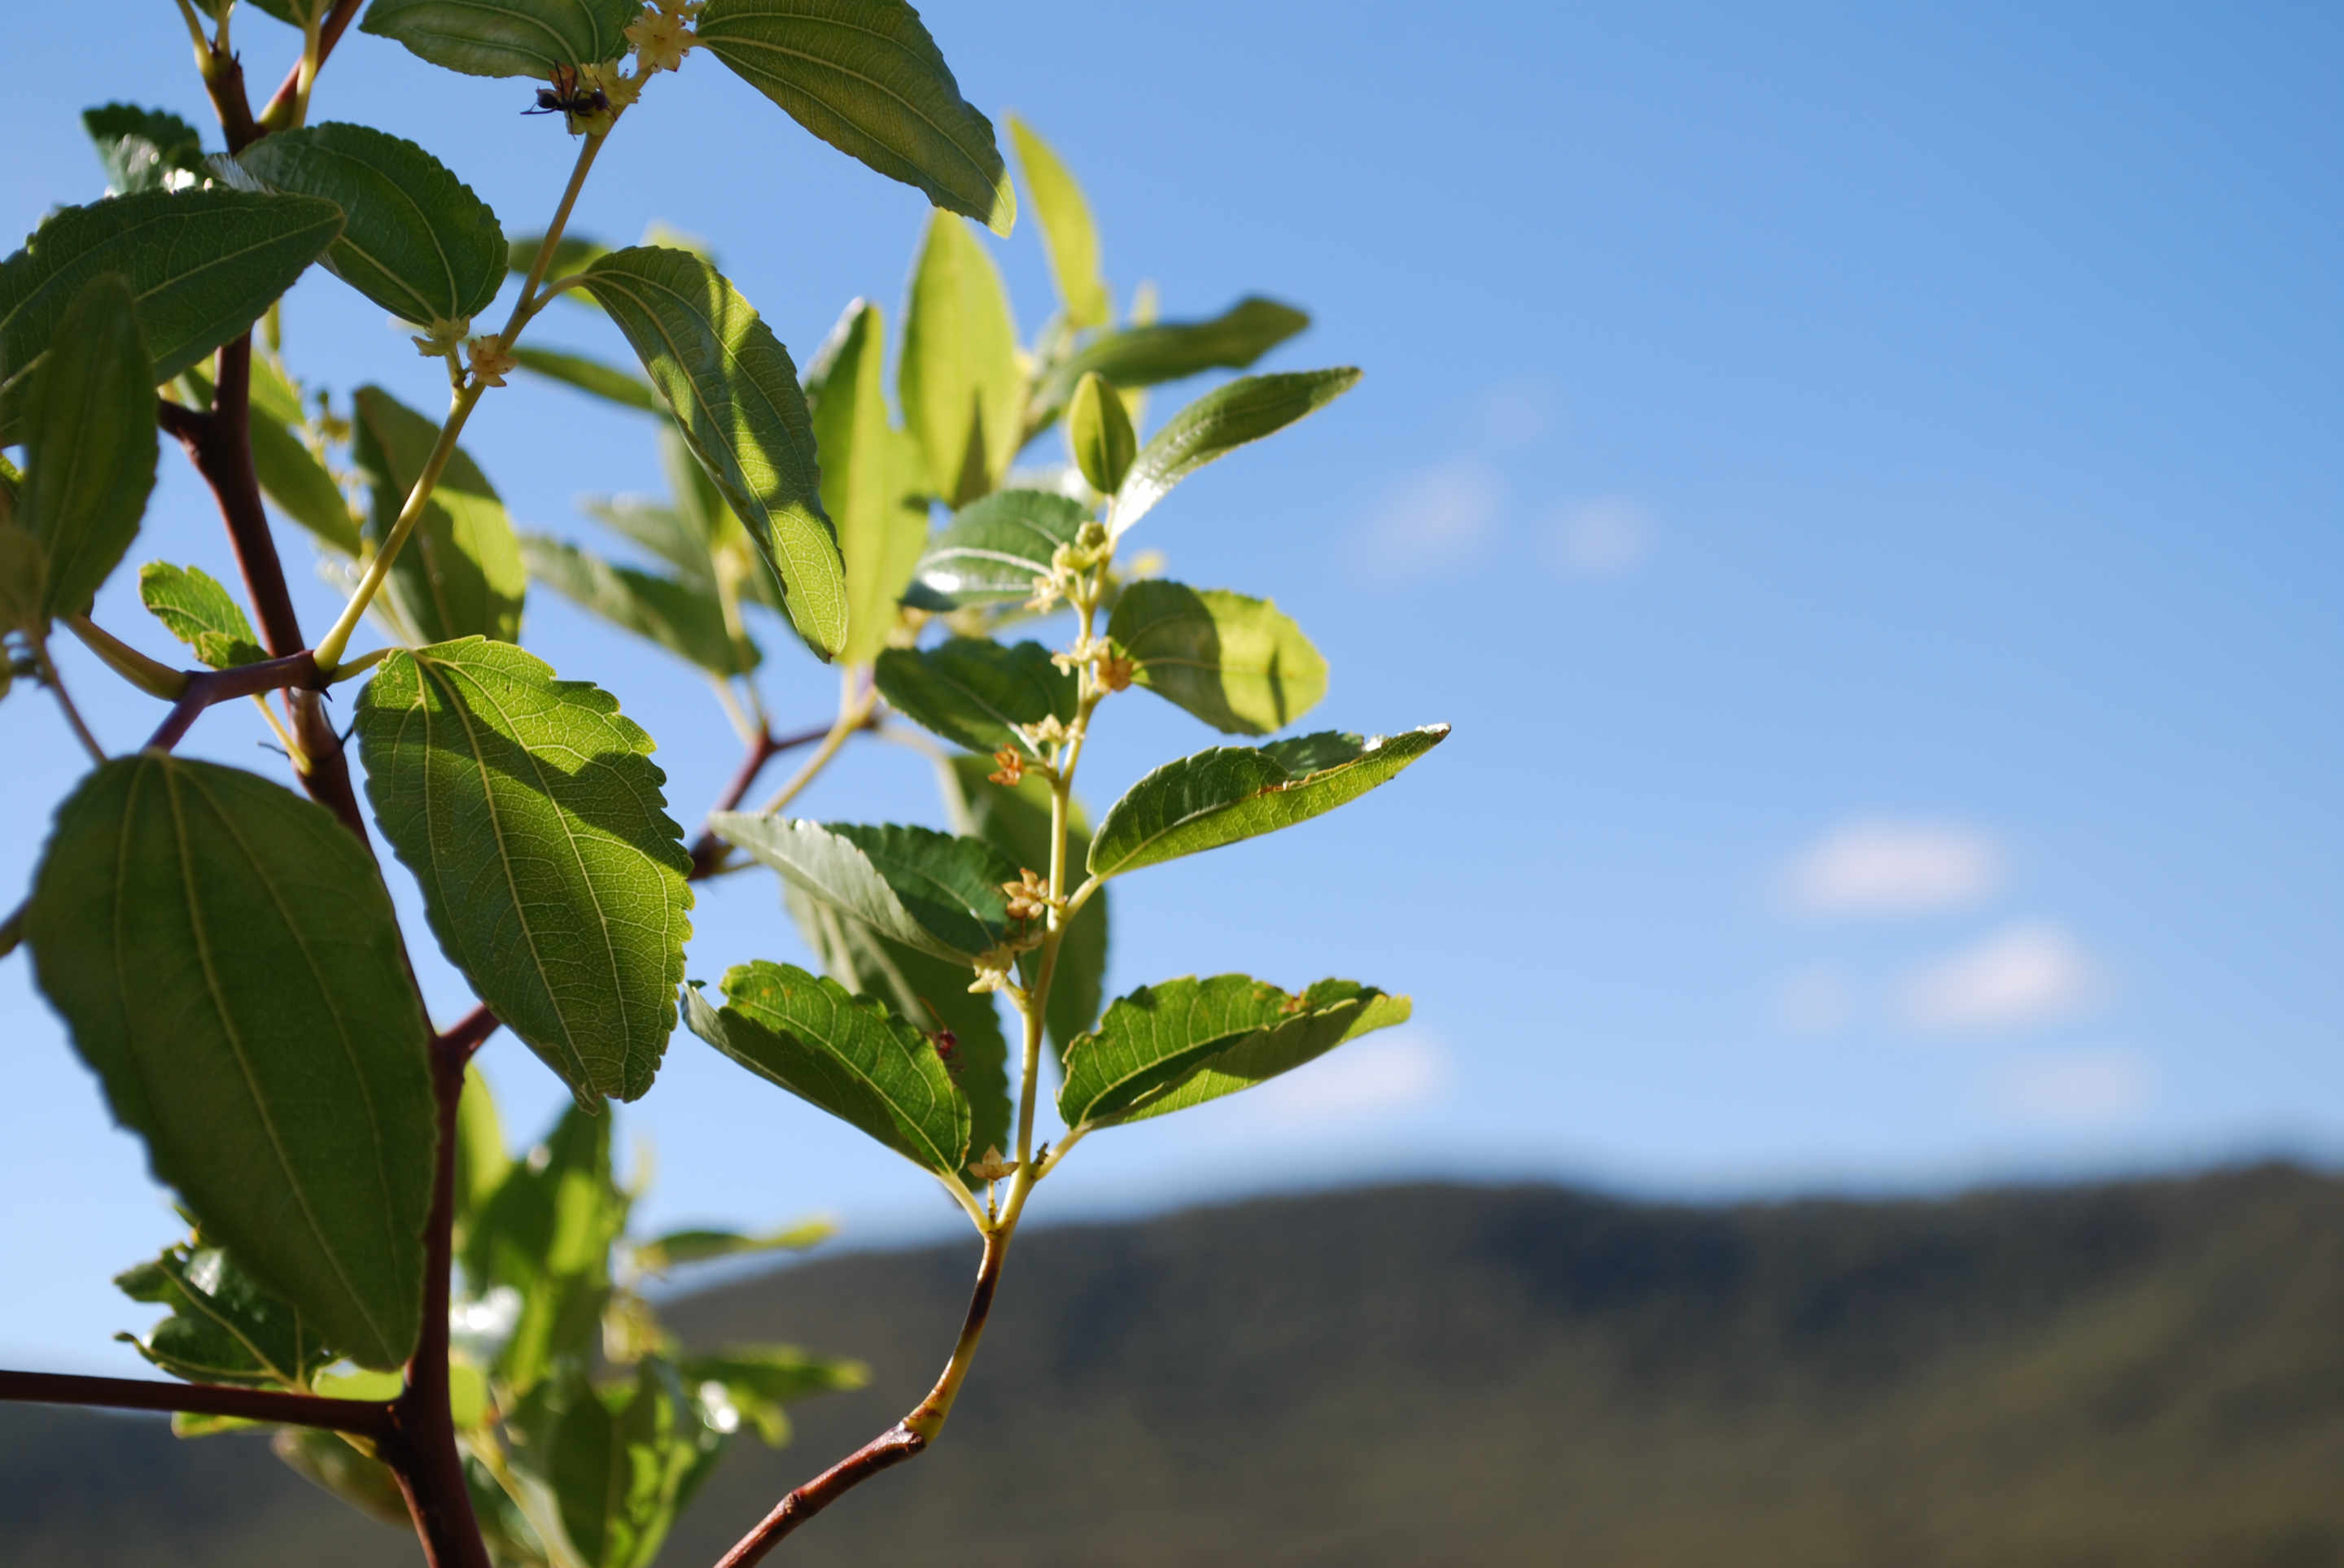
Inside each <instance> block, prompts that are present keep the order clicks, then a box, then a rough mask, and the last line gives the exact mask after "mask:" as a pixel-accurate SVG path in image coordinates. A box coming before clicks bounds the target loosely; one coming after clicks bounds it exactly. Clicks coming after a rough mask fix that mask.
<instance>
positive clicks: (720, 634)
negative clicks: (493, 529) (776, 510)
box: [520, 534, 757, 677]
mask: <svg viewBox="0 0 2344 1568" xmlns="http://www.w3.org/2000/svg"><path fill="white" fill-rule="evenodd" d="M520 551H521V557H522V558H523V559H525V560H526V561H528V563H529V575H530V577H532V578H536V579H537V580H538V581H539V582H541V583H543V584H544V585H545V586H546V587H548V588H551V589H552V590H553V591H554V592H556V593H558V594H560V595H561V597H562V598H566V599H568V600H570V601H571V603H572V604H575V605H577V606H578V607H579V608H581V609H583V610H586V611H588V612H589V613H591V614H593V615H595V616H599V617H601V618H602V619H604V620H606V621H609V622H610V623H611V625H612V626H615V627H619V628H623V629H624V630H627V631H631V632H633V633H634V634H635V635H636V636H637V637H642V638H650V639H651V640H652V641H653V642H655V643H658V644H659V645H660V646H661V647H662V648H666V649H667V650H668V651H669V652H671V653H673V654H676V655H678V656H679V657H681V658H685V659H688V660H690V661H691V662H692V663H693V664H696V665H698V666H700V668H702V669H705V670H707V671H708V672H709V673H710V674H712V675H715V676H720V677H722V676H730V675H734V674H745V673H746V672H747V671H749V670H752V669H754V668H757V649H756V646H755V645H754V644H753V643H749V642H747V641H746V639H745V638H744V639H743V642H742V643H740V644H735V643H734V641H733V640H732V631H731V629H730V628H727V627H726V626H725V624H724V608H723V606H722V605H720V604H719V603H717V601H716V596H715V594H714V592H713V591H712V590H710V589H707V588H695V587H693V586H692V585H691V584H689V583H683V582H679V581H677V580H676V579H675V578H663V577H658V576H655V575H653V574H652V573H650V572H645V571H637V570H636V569H635V568H632V567H619V566H612V565H611V563H610V562H609V561H606V560H604V559H602V558H601V557H600V556H595V555H590V554H588V553H587V552H586V551H584V550H581V549H580V548H578V547H577V546H575V545H571V544H567V543H564V542H563V541H562V540H561V539H555V538H547V537H546V536H545V535H543V534H523V535H522V536H521V538H520Z"/></svg>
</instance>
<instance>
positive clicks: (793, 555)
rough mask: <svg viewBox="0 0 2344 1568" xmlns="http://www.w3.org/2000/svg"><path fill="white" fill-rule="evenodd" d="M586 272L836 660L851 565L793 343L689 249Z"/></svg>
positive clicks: (807, 624)
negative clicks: (827, 508)
mask: <svg viewBox="0 0 2344 1568" xmlns="http://www.w3.org/2000/svg"><path fill="white" fill-rule="evenodd" d="M584 276H585V278H586V284H585V286H586V288H587V289H588V290H589V291H591V293H592V294H593V296H594V297H595V299H597V300H598V301H600V302H601V306H602V308H603V309H605V310H607V311H609V312H610V313H611V318H612V319H613V320H615V321H617V322H618V324H619V328H620V330H621V331H622V332H624V333H625V334H626V335H627V340H628V341H629V342H630V343H631V344H633V345H634V349H635V354H636V356H637V357H639V358H641V359H642V362H643V368H644V369H645V370H646V371H648V372H649V373H650V375H651V378H652V385H653V386H654V387H658V388H659V392H660V396H661V397H662V398H663V399H665V400H666V403H667V405H668V408H669V410H670V412H672V414H673V415H674V416H675V419H676V423H677V426H678V427H679V428H680V429H681V430H682V432H683V436H684V438H685V439H686V440H687V441H689V442H690V443H691V444H692V454H693V456H695V457H698V458H699V459H700V462H701V464H702V467H705V468H706V469H707V470H708V475H709V477H710V478H711V479H712V480H714V481H715V484H716V487H717V488H718V489H719V490H720V491H721V492H722V494H723V497H724V499H725V501H726V502H727V503H728V504H729V505H730V506H731V508H732V510H733V512H734V513H736V514H737V515H738V516H739V517H740V518H741V520H742V522H743V523H744V524H745V525H747V527H748V529H749V537H750V538H751V539H752V540H753V541H754V542H755V544H756V547H757V550H758V553H759V555H760V556H761V557H762V558H763V560H764V562H765V565H766V567H767V568H768V569H769V570H770V571H771V572H772V573H773V580H774V584H775V586H776V587H777V588H779V589H780V591H781V592H782V594H783V598H784V602H785V604H786V606H787V608H788V611H789V616H790V623H791V624H792V625H793V626H794V627H795V628H797V631H798V635H799V636H800V637H802V638H804V639H805V641H806V644H807V646H808V647H810V648H813V650H814V651H815V652H816V653H818V654H820V655H821V656H822V657H823V658H833V657H834V656H835V655H836V654H837V653H838V651H839V650H840V649H841V648H844V646H845V642H846V615H847V609H846V575H845V568H844V564H843V563H842V562H841V561H840V559H839V555H838V538H837V536H836V534H835V533H834V532H833V531H832V528H831V524H830V519H829V518H827V517H826V516H824V515H823V509H822V497H821V493H820V490H821V474H820V470H819V468H818V467H817V466H816V463H815V460H814V446H813V423H812V418H811V416H810V415H809V414H808V413H807V410H806V403H805V394H804V392H803V390H802V389H801V388H800V387H799V386H798V373H797V367H795V366H794V365H793V364H791V362H790V356H789V350H787V349H785V348H783V347H782V343H781V339H779V338H777V337H774V336H773V329H772V328H771V327H767V326H766V325H765V324H764V323H763V321H762V320H760V319H758V317H757V313H756V311H755V310H754V309H753V308H751V307H750V305H749V302H748V301H747V300H745V299H743V298H742V297H741V296H740V294H739V293H738V292H737V291H736V290H735V289H734V288H733V287H732V285H731V284H730V283H727V282H726V281H725V280H724V279H723V277H722V276H720V275H719V274H718V273H717V271H716V269H715V268H714V267H712V266H709V265H708V263H707V262H705V261H703V260H702V259H701V258H700V257H699V256H693V255H692V254H691V253H690V252H689V251H682V250H671V249H662V248H660V247H657V246H637V247H635V248H633V249H631V250H617V251H612V252H611V254H610V255H608V256H603V257H602V258H601V259H600V260H598V261H597V262H595V263H594V265H593V266H590V267H588V268H587V269H586V272H585V274H584Z"/></svg>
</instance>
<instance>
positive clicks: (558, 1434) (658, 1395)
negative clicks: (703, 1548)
mask: <svg viewBox="0 0 2344 1568" xmlns="http://www.w3.org/2000/svg"><path fill="white" fill-rule="evenodd" d="M513 1424H514V1425H515V1426H516V1427H517V1428H518V1430H519V1431H520V1433H521V1435H522V1436H523V1437H524V1439H525V1440H526V1441H524V1442H520V1443H518V1444H516V1445H515V1447H514V1450H513V1455H512V1462H513V1465H514V1467H515V1468H516V1469H518V1470H520V1471H521V1472H522V1473H525V1474H526V1475H528V1476H530V1478H532V1479H534V1480H536V1481H538V1482H540V1483H542V1484H543V1485H544V1487H545V1488H546V1490H547V1492H548V1493H549V1494H550V1495H551V1497H552V1498H553V1499H554V1500H555V1502H556V1505H557V1508H558V1513H559V1519H560V1524H561V1533H562V1534H563V1535H564V1536H565V1537H567V1540H566V1542H565V1543H564V1544H565V1545H566V1546H567V1548H568V1549H569V1553H570V1558H569V1559H567V1560H574V1561H575V1562H577V1563H581V1564H583V1565H584V1568H649V1564H650V1563H652V1560H653V1559H654V1558H656V1557H657V1556H658V1555H659V1549H660V1545H661V1543H662V1542H664V1541H665V1540H666V1538H667V1533H668V1529H669V1527H670V1526H671V1525H672V1524H673V1523H675V1515H676V1511H677V1510H678V1509H680V1508H681V1507H682V1505H683V1503H685V1501H686V1500H687V1499H689V1498H690V1497H691V1495H692V1492H693V1491H694V1490H695V1489H696V1488H697V1487H698V1486H699V1484H700V1483H701V1482H702V1480H704V1479H705V1478H706V1476H707V1473H708V1471H709V1468H710V1467H711V1465H712V1464H713V1462H714V1461H715V1458H716V1454H717V1452H718V1448H719V1443H720V1441H721V1440H720V1437H719V1434H718V1433H716V1432H713V1431H712V1430H711V1429H710V1428H709V1427H708V1426H707V1424H706V1423H705V1422H702V1421H701V1420H700V1418H699V1413H698V1410H697V1407H696V1406H695V1405H694V1403H693V1402H692V1400H691V1399H690V1397H689V1396H688V1395H687V1393H686V1392H685V1391H684V1388H683V1385H682V1382H681V1380H680V1379H679V1378H678V1377H677V1375H676V1372H675V1369H674V1368H673V1367H672V1366H670V1365H668V1364H667V1362H664V1361H662V1360H660V1359H658V1358H656V1357H652V1358H647V1359H646V1360H644V1361H643V1362H642V1363H640V1364H639V1365H638V1366H637V1367H636V1368H635V1375H634V1376H633V1377H632V1378H631V1380H629V1381H628V1382H623V1383H618V1384H614V1385H612V1386H610V1387H604V1388H597V1387H596V1386H595V1385H594V1384H593V1383H592V1382H589V1381H588V1379H587V1376H586V1373H585V1372H584V1370H583V1369H582V1368H578V1367H570V1368H566V1369H564V1371H563V1372H562V1373H561V1376H559V1377H557V1378H554V1379H552V1380H551V1381H549V1382H545V1383H543V1384H541V1385H540V1386H539V1388H538V1389H537V1390H536V1391H535V1392H533V1393H532V1394H531V1395H530V1399H529V1400H528V1401H527V1402H524V1404H523V1405H522V1407H521V1409H520V1411H519V1412H517V1413H516V1415H515V1417H514V1422H513Z"/></svg>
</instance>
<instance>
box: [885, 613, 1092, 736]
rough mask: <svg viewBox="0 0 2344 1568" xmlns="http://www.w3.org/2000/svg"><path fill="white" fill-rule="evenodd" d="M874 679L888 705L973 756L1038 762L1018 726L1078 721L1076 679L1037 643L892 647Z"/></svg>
mask: <svg viewBox="0 0 2344 1568" xmlns="http://www.w3.org/2000/svg"><path fill="white" fill-rule="evenodd" d="M876 673H877V677H878V681H879V695H880V696H882V697H884V698H885V699H887V702H888V705H889V706H890V707H892V708H894V709H895V710H896V711H897V712H899V713H901V714H902V715H903V716H904V718H906V719H911V720H912V721H913V722H914V723H915V724H920V725H923V726H924V727H926V728H927V729H933V730H935V732H936V733H937V734H938V735H941V736H943V737H944V738H945V739H947V740H949V741H951V742H953V743H954V744H955V745H956V746H965V747H967V748H968V749H970V750H971V751H982V752H987V753H990V752H994V751H997V750H999V749H1001V748H1003V747H1005V746H1014V747H1016V748H1017V749H1020V750H1022V751H1024V752H1025V753H1026V754H1027V755H1029V756H1033V757H1039V756H1041V754H1042V753H1041V751H1040V750H1039V749H1036V748H1035V747H1034V746H1031V745H1029V744H1028V743H1027V742H1026V740H1025V737H1024V736H1022V735H1020V734H1019V733H1018V726H1020V725H1031V724H1039V723H1041V722H1042V720H1044V719H1051V718H1056V719H1057V720H1058V721H1059V722H1060V723H1062V724H1072V723H1073V722H1074V720H1075V706H1076V681H1075V673H1074V671H1072V670H1070V669H1061V668H1058V667H1057V665H1056V664H1054V663H1052V662H1051V659H1050V650H1049V649H1048V648H1045V647H1043V646H1042V645H1041V644H1040V643H1038V642H1021V643H1018V644H1015V646H1013V647H1004V646H1003V645H1002V644H1000V643H997V642H993V641H989V640H987V639H985V638H969V637H956V638H953V639H952V640H951V641H950V642H946V643H944V644H941V645H940V646H938V647H935V648H889V649H888V650H887V651H886V652H884V653H883V654H881V655H880V656H879V662H878V666H877V670H876Z"/></svg>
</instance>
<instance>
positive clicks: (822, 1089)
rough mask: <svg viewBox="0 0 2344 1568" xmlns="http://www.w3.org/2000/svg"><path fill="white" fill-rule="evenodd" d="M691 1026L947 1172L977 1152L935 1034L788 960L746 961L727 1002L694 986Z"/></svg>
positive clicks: (758, 1070) (732, 979) (758, 1069)
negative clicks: (715, 1002) (713, 1000)
mask: <svg viewBox="0 0 2344 1568" xmlns="http://www.w3.org/2000/svg"><path fill="white" fill-rule="evenodd" d="M683 1009H684V1021H685V1022H686V1023H688V1024H690V1025H691V1027H692V1033H694V1034H696V1035H698V1036H699V1037H700V1038H701V1039H702V1040H706V1041H707V1042H708V1043H709V1044H711V1045H712V1046H714V1047H715V1048H716V1049H717V1050H721V1051H722V1052H723V1053H724V1054H725V1055H727V1056H729V1057H731V1058H732V1060H735V1061H737V1062H739V1063H740V1064H741V1065H742V1066H743V1067H745V1068H747V1069H748V1070H750V1071H752V1072H753V1073H755V1074H756V1075H757V1076H758V1077H760V1078H763V1079H765V1080H767V1081H770V1082H773V1083H778V1084H780V1085H781V1086H782V1087H783V1089H786V1090H788V1091H790V1092H791V1093H792V1094H794V1095H796V1096H797V1097H798V1098H799V1099H801V1100H803V1101H807V1102H808V1103H809V1104H812V1105H814V1106H816V1107H818V1108H820V1109H821V1110H823V1111H828V1112H830V1113H831V1114H832V1115H833V1116H835V1117H837V1118H838V1119H839V1120H841V1121H845V1122H847V1123H848V1124H849V1125H851V1126H854V1127H855V1128H857V1129H859V1130H860V1131H863V1132H865V1133H867V1134H869V1135H870V1136H871V1137H873V1138H875V1139H877V1140H878V1141H880V1142H882V1143H884V1144H885V1145H886V1146H887V1147H888V1148H890V1149H893V1150H894V1151H895V1152H896V1153H898V1154H901V1155H903V1156H904V1158H905V1159H906V1160H909V1161H912V1162H913V1163H914V1164H915V1165H919V1166H922V1167H924V1168H925V1169H926V1170H929V1171H934V1172H935V1173H936V1174H937V1175H939V1176H941V1177H943V1178H944V1179H945V1181H959V1180H960V1170H961V1167H962V1165H963V1164H964V1163H965V1162H966V1160H967V1158H968V1101H965V1100H964V1099H963V1098H962V1097H961V1094H960V1091H959V1090H958V1088H957V1087H955V1084H954V1083H953V1081H952V1077H951V1075H950V1074H949V1073H948V1072H946V1071H945V1064H944V1061H943V1060H942V1059H941V1058H939V1057H938V1056H937V1055H936V1049H935V1045H933V1044H932V1043H930V1041H929V1040H928V1037H927V1036H926V1035H925V1034H923V1033H922V1032H921V1031H920V1030H918V1029H916V1028H914V1026H913V1025H912V1024H910V1023H907V1022H905V1021H904V1020H902V1019H900V1018H897V1017H896V1016H895V1015H894V1013H892V1012H890V1011H889V1010H887V1008H886V1007H885V1005H884V1003H881V1002H877V1001H873V1000H868V999H864V998H859V997H853V996H849V995H848V994H847V993H846V990H845V988H844V987H843V986H841V985H840V984H839V983H838V982H837V981H836V980H823V979H822V978H820V977H819V976H816V975H810V974H808V973H806V971H805V970H802V969H797V968H794V967H793V966H792V965H789V964H775V963H766V962H763V961H762V960H761V961H759V962H756V963H750V964H741V965H737V966H735V967H734V968H732V970H727V971H726V973H725V976H724V1007H723V1009H722V1011H719V1010H717V1009H715V1008H713V1007H711V1006H710V1005H709V1004H708V1001H707V1000H706V999H705V998H703V997H702V995H701V994H700V990H699V988H698V987H696V986H694V987H686V988H685V990H684V994H683Z"/></svg>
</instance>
